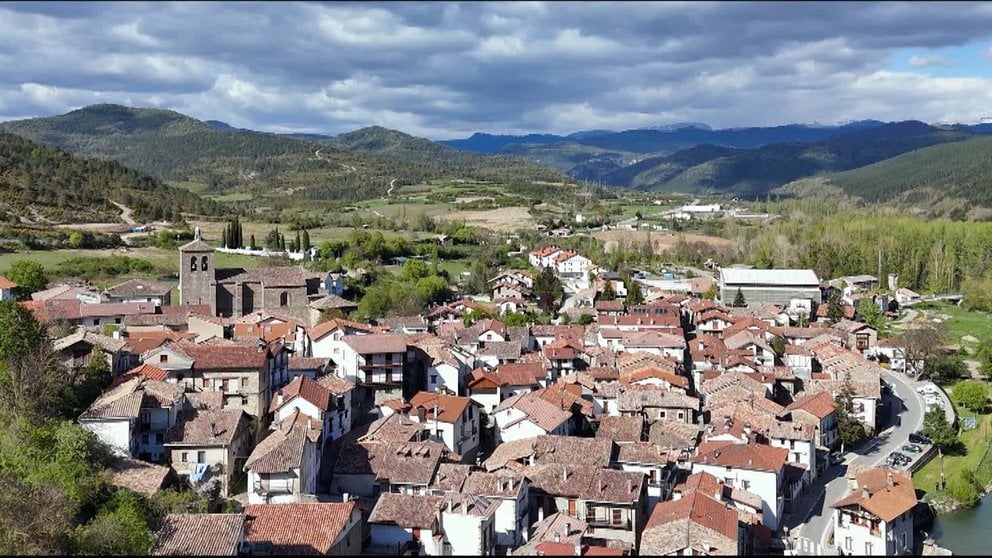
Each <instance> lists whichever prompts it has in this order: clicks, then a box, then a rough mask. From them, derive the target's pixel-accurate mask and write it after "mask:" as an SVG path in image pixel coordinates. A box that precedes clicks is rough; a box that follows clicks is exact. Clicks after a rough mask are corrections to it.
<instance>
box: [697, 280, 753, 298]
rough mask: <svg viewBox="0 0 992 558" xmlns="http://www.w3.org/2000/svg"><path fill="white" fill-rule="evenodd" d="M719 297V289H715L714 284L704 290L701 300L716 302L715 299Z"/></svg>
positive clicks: (742, 295)
mask: <svg viewBox="0 0 992 558" xmlns="http://www.w3.org/2000/svg"><path fill="white" fill-rule="evenodd" d="M719 295H720V289H718V288H716V283H714V284H712V285H710V288H708V289H706V292H704V293H703V298H704V299H706V300H716V297H717V296H719ZM743 297H744V294H743V293H741V298H743Z"/></svg>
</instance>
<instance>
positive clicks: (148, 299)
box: [103, 279, 173, 306]
mask: <svg viewBox="0 0 992 558" xmlns="http://www.w3.org/2000/svg"><path fill="white" fill-rule="evenodd" d="M172 287H173V285H172V284H169V283H158V282H153V281H143V280H140V279H133V280H131V281H125V282H124V283H120V284H117V285H114V286H113V287H110V288H109V289H107V290H105V291H104V292H103V294H104V296H106V297H107V301H108V302H144V303H149V304H154V305H155V306H169V305H170V304H172V296H171V294H170V293H171V292H172Z"/></svg>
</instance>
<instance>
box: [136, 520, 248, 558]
mask: <svg viewBox="0 0 992 558" xmlns="http://www.w3.org/2000/svg"><path fill="white" fill-rule="evenodd" d="M244 532H245V514H243V513H180V514H176V513H170V514H169V515H167V516H165V517H164V518H163V519H162V527H161V529H159V531H158V533H157V534H156V536H155V538H156V541H155V545H154V546H152V549H151V551H150V552H149V554H151V555H152V556H236V555H237V554H238V543H239V542H240V541H241V540H242V536H243V535H244Z"/></svg>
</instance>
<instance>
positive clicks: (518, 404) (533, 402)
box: [493, 393, 572, 432]
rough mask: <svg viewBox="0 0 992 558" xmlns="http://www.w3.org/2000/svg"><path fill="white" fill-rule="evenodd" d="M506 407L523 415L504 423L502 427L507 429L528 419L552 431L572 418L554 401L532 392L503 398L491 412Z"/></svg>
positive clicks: (505, 408) (496, 411) (498, 411)
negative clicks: (546, 399)
mask: <svg viewBox="0 0 992 558" xmlns="http://www.w3.org/2000/svg"><path fill="white" fill-rule="evenodd" d="M507 409H516V410H517V411H520V412H521V413H523V414H524V417H523V418H520V419H517V420H514V421H512V422H509V423H507V424H504V425H503V426H502V429H507V428H509V427H511V426H513V425H515V424H517V423H519V422H521V421H523V420H529V421H531V422H532V423H534V424H536V425H537V426H538V427H540V428H541V429H542V430H544V431H545V432H553V431H554V430H555V429H556V428H558V427H559V426H561V425H562V424H564V423H565V422H567V421H568V420H569V419H570V418H572V414H571V413H569V412H567V411H563V410H562V409H561V408H560V407H558V406H557V405H555V404H554V403H551V402H549V401H545V400H544V399H542V398H541V397H539V396H537V395H534V394H532V393H519V394H517V395H514V396H512V397H509V398H507V399H505V400H503V402H502V403H500V404H499V405H498V406H497V407H496V409H495V410H493V413H500V412H502V411H505V410H507Z"/></svg>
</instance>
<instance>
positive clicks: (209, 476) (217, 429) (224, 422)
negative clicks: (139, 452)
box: [165, 409, 253, 498]
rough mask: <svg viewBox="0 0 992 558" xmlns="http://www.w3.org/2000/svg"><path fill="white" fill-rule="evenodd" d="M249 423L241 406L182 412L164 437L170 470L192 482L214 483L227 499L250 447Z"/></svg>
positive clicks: (251, 441) (248, 418)
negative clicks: (237, 407)
mask: <svg viewBox="0 0 992 558" xmlns="http://www.w3.org/2000/svg"><path fill="white" fill-rule="evenodd" d="M250 422H251V419H250V417H249V415H248V414H247V413H246V412H245V411H244V410H242V409H223V410H209V411H200V410H194V411H187V412H183V413H182V414H181V415H180V417H179V419H178V420H177V421H176V425H175V426H174V427H172V428H171V429H170V430H169V431H168V432H167V433H166V436H165V450H166V451H167V452H169V457H170V459H169V462H170V463H171V464H172V468H173V470H175V471H176V473H177V474H178V475H180V476H182V477H186V478H188V479H189V481H190V482H191V483H193V484H202V483H204V482H214V481H215V482H217V483H218V484H219V485H220V494H221V495H222V496H224V497H225V498H227V497H228V496H229V495H230V492H229V489H230V488H231V486H232V485H233V484H234V483H235V482H236V479H237V477H238V476H240V474H241V471H242V469H243V467H244V462H245V458H246V457H248V454H249V453H250V449H251V447H252V443H253V440H252V435H251V429H250V428H249V424H250Z"/></svg>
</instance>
